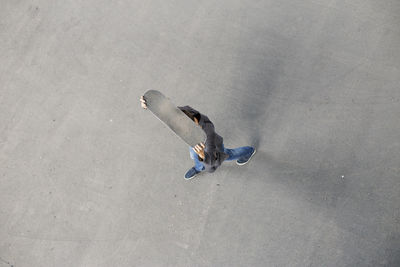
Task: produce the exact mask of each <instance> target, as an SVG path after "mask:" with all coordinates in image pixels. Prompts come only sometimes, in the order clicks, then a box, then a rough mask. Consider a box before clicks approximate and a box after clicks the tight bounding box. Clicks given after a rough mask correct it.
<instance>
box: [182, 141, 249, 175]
mask: <svg viewBox="0 0 400 267" xmlns="http://www.w3.org/2000/svg"><path fill="white" fill-rule="evenodd" d="M222 147H223V149H224V153H226V154H228V156H229V157H228V158H227V159H226V161H231V160H239V159H241V160H245V159H247V158H248V157H250V156H251V154H252V153H253V151H254V150H253V148H252V147H251V146H242V147H238V148H234V149H229V148H225V146H224V145H222ZM189 151H190V157H191V158H192V159H193V160H194V164H195V165H194V168H195V169H196V171H198V172H200V171H203V170H204V165H203V163H202V162H201V161H200V160H199V158H198V156H197V154H196V152H194V150H193V147H190V148H189Z"/></svg>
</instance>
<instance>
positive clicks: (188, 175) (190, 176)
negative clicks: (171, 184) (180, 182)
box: [185, 167, 200, 180]
mask: <svg viewBox="0 0 400 267" xmlns="http://www.w3.org/2000/svg"><path fill="white" fill-rule="evenodd" d="M198 173H200V172H199V171H197V170H196V169H195V167H193V168H191V169H190V170H188V171H187V172H186V174H185V179H186V180H190V179H193V178H194V177H195V176H196V175H197V174H198Z"/></svg>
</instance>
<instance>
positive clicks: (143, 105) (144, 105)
mask: <svg viewBox="0 0 400 267" xmlns="http://www.w3.org/2000/svg"><path fill="white" fill-rule="evenodd" d="M140 105H141V106H142V108H144V109H147V104H146V99H144V97H143V96H141V97H140Z"/></svg>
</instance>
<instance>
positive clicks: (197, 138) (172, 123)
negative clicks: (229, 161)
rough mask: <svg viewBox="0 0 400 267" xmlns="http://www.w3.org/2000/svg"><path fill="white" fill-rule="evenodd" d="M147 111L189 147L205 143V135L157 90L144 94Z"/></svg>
mask: <svg viewBox="0 0 400 267" xmlns="http://www.w3.org/2000/svg"><path fill="white" fill-rule="evenodd" d="M144 99H145V100H146V104H147V109H148V110H150V111H151V112H152V113H153V114H154V115H155V116H156V117H157V118H158V119H159V120H160V121H162V122H163V123H164V124H165V125H166V126H168V128H169V129H171V130H172V131H173V132H174V133H175V134H176V135H177V136H179V137H180V138H181V139H182V140H183V141H185V142H186V143H187V144H188V145H189V146H191V147H194V146H195V145H197V144H199V143H201V142H203V143H204V142H205V140H206V134H205V132H204V131H203V129H201V127H200V126H198V125H196V124H195V123H194V121H192V120H191V119H190V118H189V117H188V116H187V115H186V114H185V113H183V112H182V111H181V110H180V109H179V108H178V107H176V106H175V105H174V104H173V103H172V102H171V101H170V99H169V98H167V97H165V96H164V95H163V94H162V93H161V92H159V91H157V90H149V91H147V92H146V93H145V94H144Z"/></svg>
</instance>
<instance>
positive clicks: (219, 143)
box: [178, 106, 228, 172]
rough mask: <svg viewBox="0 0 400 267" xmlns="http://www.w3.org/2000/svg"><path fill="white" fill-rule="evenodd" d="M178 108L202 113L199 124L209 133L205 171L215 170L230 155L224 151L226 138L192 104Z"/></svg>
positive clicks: (205, 150)
mask: <svg viewBox="0 0 400 267" xmlns="http://www.w3.org/2000/svg"><path fill="white" fill-rule="evenodd" d="M178 108H179V109H181V110H187V111H190V112H192V113H194V114H200V120H199V125H200V126H201V128H202V129H203V131H204V132H205V133H206V135H207V139H206V143H205V146H206V147H205V149H204V156H205V158H204V160H203V164H204V167H205V171H207V172H214V171H215V170H216V169H217V168H218V167H219V166H220V165H221V164H222V162H223V161H224V160H225V159H226V158H228V155H227V154H225V153H224V147H223V143H224V139H223V138H222V137H221V136H220V135H218V134H217V133H216V132H215V128H214V124H213V123H212V122H211V121H210V119H209V118H208V117H207V116H206V115H203V114H201V113H200V112H198V111H197V110H195V109H193V108H192V107H190V106H184V107H178Z"/></svg>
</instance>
